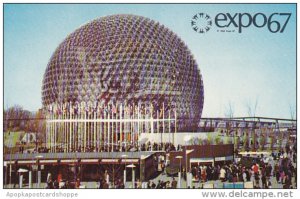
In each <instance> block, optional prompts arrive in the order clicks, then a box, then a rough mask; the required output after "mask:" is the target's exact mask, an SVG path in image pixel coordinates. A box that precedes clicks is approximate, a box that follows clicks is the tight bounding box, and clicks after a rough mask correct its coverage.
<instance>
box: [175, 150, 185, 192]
mask: <svg viewBox="0 0 300 199" xmlns="http://www.w3.org/2000/svg"><path fill="white" fill-rule="evenodd" d="M175 158H176V159H179V162H180V166H179V173H178V188H181V159H182V158H183V157H182V156H181V155H178V156H176V157H175Z"/></svg>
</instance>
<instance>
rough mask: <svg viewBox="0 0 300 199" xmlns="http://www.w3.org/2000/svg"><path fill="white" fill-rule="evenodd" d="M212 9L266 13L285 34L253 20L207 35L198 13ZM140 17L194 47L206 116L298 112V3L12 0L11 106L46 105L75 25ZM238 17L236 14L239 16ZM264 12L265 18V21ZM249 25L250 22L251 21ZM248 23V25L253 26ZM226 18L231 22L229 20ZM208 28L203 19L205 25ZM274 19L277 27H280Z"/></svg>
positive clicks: (7, 72)
mask: <svg viewBox="0 0 300 199" xmlns="http://www.w3.org/2000/svg"><path fill="white" fill-rule="evenodd" d="M199 12H204V13H206V14H208V15H209V16H211V17H212V18H214V17H215V16H216V15H218V14H219V13H229V14H230V16H234V15H235V13H249V14H250V15H251V16H254V15H255V14H256V13H263V14H264V15H265V16H266V17H267V18H266V19H267V20H269V23H271V22H272V20H273V21H274V20H278V21H279V22H280V25H281V27H282V25H283V23H284V20H285V18H286V16H281V15H276V16H273V18H270V16H271V14H272V13H292V15H291V17H290V20H289V21H288V23H287V25H286V28H285V30H284V32H282V33H279V32H278V33H271V32H270V31H269V30H268V28H267V26H268V23H266V25H265V26H264V27H262V28H256V27H254V26H253V25H252V26H250V27H248V28H244V29H242V32H241V33H238V31H237V30H238V29H236V28H233V24H231V26H230V28H227V29H228V30H235V32H218V30H220V28H217V27H216V25H215V24H214V21H213V25H212V28H211V30H209V31H208V32H207V33H205V34H200V33H197V32H195V31H194V30H193V29H192V27H191V19H192V17H193V16H194V15H195V14H196V13H199ZM113 14H134V15H140V16H144V17H148V18H150V19H153V20H155V21H157V22H159V23H160V24H163V25H164V26H166V27H167V28H169V29H170V30H172V31H173V32H175V33H176V34H177V35H178V36H179V37H180V38H181V39H182V40H183V41H184V42H185V44H186V45H187V46H188V48H189V49H190V51H191V53H192V54H193V56H194V58H195V60H196V62H197V64H198V67H199V69H200V71H201V74H202V77H203V84H204V108H203V113H202V116H203V117H224V116H225V115H226V114H227V113H228V109H229V104H231V107H232V109H233V116H235V117H242V116H249V113H248V107H251V108H252V110H254V107H255V103H256V102H257V108H256V110H255V115H256V116H261V117H278V118H291V111H290V110H291V109H292V110H293V112H295V111H296V69H297V66H296V5H292V4H234V5H233V4H5V5H4V73H3V74H4V77H3V78H4V108H8V107H10V106H13V105H16V104H18V105H21V106H22V107H23V108H25V109H27V110H30V111H36V110H37V109H39V108H41V106H42V104H41V87H42V81H43V75H44V72H45V70H46V67H47V64H48V62H49V60H50V57H51V55H52V53H53V52H54V51H55V49H56V48H57V47H58V45H59V44H60V43H61V42H62V41H63V40H64V39H65V38H66V37H67V36H68V35H69V34H70V33H72V32H73V31H74V30H75V29H77V28H79V27H80V26H81V25H83V24H85V23H87V22H89V21H91V20H94V19H96V18H99V17H103V16H107V15H113ZM238 16H239V15H237V17H235V18H234V20H235V21H238ZM262 19H263V17H262V15H260V16H259V17H258V18H257V23H258V25H259V24H262V22H261V20H262ZM246 22H247V19H246ZM246 22H245V21H244V23H246ZM224 23H225V22H224ZM200 25H201V24H200ZM275 26H276V24H275V23H271V28H273V30H274V28H276V27H275Z"/></svg>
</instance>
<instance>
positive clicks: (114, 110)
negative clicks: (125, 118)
mask: <svg viewBox="0 0 300 199" xmlns="http://www.w3.org/2000/svg"><path fill="white" fill-rule="evenodd" d="M112 113H114V114H115V113H117V109H116V107H115V105H113V106H112Z"/></svg>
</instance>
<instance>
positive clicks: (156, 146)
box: [19, 141, 182, 153]
mask: <svg viewBox="0 0 300 199" xmlns="http://www.w3.org/2000/svg"><path fill="white" fill-rule="evenodd" d="M55 150H56V152H57V153H64V152H66V148H65V147H63V146H61V145H60V146H57V147H56V148H55ZM176 150H177V151H178V150H182V146H181V145H177V147H175V146H174V145H173V144H172V143H170V142H160V143H157V142H153V143H151V142H150V141H149V142H147V143H143V144H140V145H138V144H137V143H135V144H131V143H129V144H127V145H126V146H125V144H122V146H120V145H115V146H108V145H107V144H105V145H103V146H102V147H100V148H97V147H93V146H87V147H86V148H85V149H84V148H83V147H82V146H78V147H77V148H71V149H70V152H74V153H81V152H84V151H85V152H111V151H115V152H126V151H166V152H170V151H176ZM19 153H50V149H49V148H47V147H37V148H34V149H33V150H24V146H20V147H19Z"/></svg>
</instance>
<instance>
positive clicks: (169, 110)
mask: <svg viewBox="0 0 300 199" xmlns="http://www.w3.org/2000/svg"><path fill="white" fill-rule="evenodd" d="M168 112H169V143H171V107H170V105H169V109H168Z"/></svg>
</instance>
